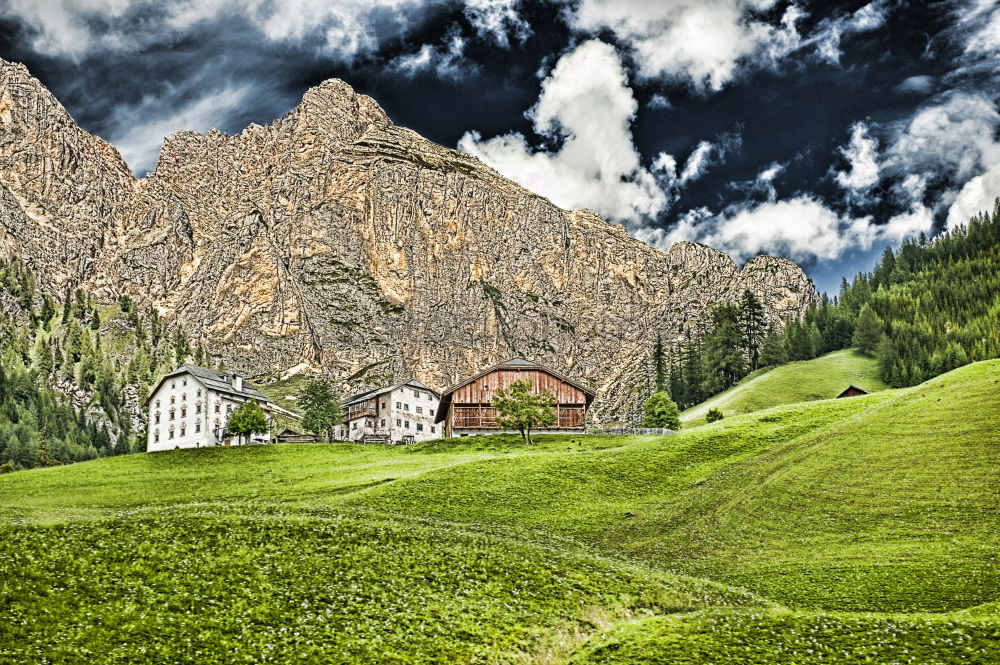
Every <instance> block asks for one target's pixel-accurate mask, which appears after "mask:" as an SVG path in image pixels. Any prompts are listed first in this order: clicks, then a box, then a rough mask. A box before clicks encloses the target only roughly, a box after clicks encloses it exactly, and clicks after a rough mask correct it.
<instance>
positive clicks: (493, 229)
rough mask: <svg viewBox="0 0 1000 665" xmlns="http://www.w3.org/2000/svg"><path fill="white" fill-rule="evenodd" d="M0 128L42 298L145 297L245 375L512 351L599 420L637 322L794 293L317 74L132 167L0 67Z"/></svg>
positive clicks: (799, 302)
mask: <svg viewBox="0 0 1000 665" xmlns="http://www.w3.org/2000/svg"><path fill="white" fill-rule="evenodd" d="M0 123H2V128H0V132H2V133H0V253H2V254H5V255H16V256H19V257H21V258H22V259H23V260H24V261H26V262H27V263H28V264H29V265H30V266H31V267H32V268H33V269H34V270H35V271H36V273H37V274H39V275H40V284H41V285H43V286H44V287H45V288H47V289H48V290H49V291H51V292H52V293H54V294H56V295H61V294H62V292H63V290H64V288H65V287H66V285H74V286H75V285H82V286H85V287H87V288H89V289H91V290H92V291H93V292H94V294H95V295H96V296H97V297H99V298H105V299H110V298H113V297H117V296H118V295H119V294H123V293H124V294H128V295H129V296H131V297H132V298H134V299H136V300H138V301H140V302H145V303H150V304H152V305H154V306H155V307H156V308H157V309H158V310H159V311H160V312H161V313H162V314H163V316H165V317H166V318H168V319H170V320H173V321H175V322H176V323H178V324H179V325H181V326H182V327H183V329H184V330H186V331H187V333H188V334H189V336H190V337H191V338H192V340H194V341H197V342H200V343H203V344H204V345H205V346H206V348H207V349H208V350H209V351H210V352H211V353H213V354H216V355H220V356H222V357H223V358H224V359H225V362H226V364H227V366H230V367H234V368H238V369H240V370H242V371H244V372H247V373H250V374H263V373H275V374H277V373H281V372H283V371H285V370H287V369H288V368H290V367H293V366H297V365H301V364H303V363H304V364H305V365H309V366H312V367H315V368H318V369H321V370H322V371H323V372H324V373H325V374H327V375H328V376H330V377H331V378H332V379H333V380H335V381H336V382H337V383H338V384H339V387H340V388H341V389H342V390H343V391H345V392H347V391H356V390H360V389H363V388H367V387H372V386H375V385H377V384H380V383H385V382H389V381H391V380H394V379H403V378H409V377H411V376H412V377H415V378H417V379H419V380H420V381H423V382H424V383H426V384H428V385H431V386H433V387H436V388H444V387H447V386H448V385H450V384H452V383H455V382H457V381H458V380H459V379H460V378H461V377H464V376H467V375H468V374H469V373H470V372H475V371H478V370H479V369H480V368H482V367H484V366H486V365H489V364H491V363H494V362H498V361H500V360H504V359H506V358H508V357H510V356H513V355H521V356H525V357H528V358H532V359H536V360H538V361H539V362H542V363H546V364H549V365H551V366H553V367H554V368H556V369H559V370H560V371H563V372H565V373H567V374H569V375H572V376H574V377H576V378H578V379H579V380H581V381H582V382H584V383H588V384H590V385H592V386H593V387H594V388H596V389H597V390H598V394H599V397H598V401H597V403H596V410H595V413H596V414H597V416H598V417H599V418H605V419H608V418H613V417H616V416H618V415H620V414H621V413H622V412H623V411H624V410H625V409H626V407H627V403H628V401H629V400H630V399H631V397H630V391H631V389H632V387H633V386H634V385H635V384H636V382H637V380H638V377H639V376H640V375H641V374H642V373H643V372H644V371H645V368H646V366H647V365H648V357H649V353H650V350H651V347H652V344H653V343H654V342H655V339H656V336H657V334H660V335H663V337H664V339H666V340H670V339H673V338H675V337H678V336H682V335H683V333H684V330H685V328H686V327H689V326H698V325H699V324H700V322H701V321H703V319H704V317H705V313H706V309H707V308H708V307H709V306H710V305H712V304H713V303H716V302H719V301H724V300H735V299H737V298H739V297H740V295H742V293H743V291H744V289H751V290H752V291H754V292H755V293H756V294H757V295H758V296H759V297H760V298H761V299H762V301H763V302H764V303H765V306H766V308H767V310H768V312H769V314H770V315H771V317H772V318H773V319H774V320H775V321H778V320H780V319H782V318H785V317H788V316H794V315H798V314H800V313H801V312H802V311H804V309H805V308H806V307H807V305H808V304H809V303H810V302H811V301H812V300H814V299H815V298H816V292H815V289H814V287H813V285H812V282H811V281H810V280H809V279H808V277H806V275H805V274H804V273H803V272H802V270H801V269H800V268H799V267H798V266H796V265H795V264H794V263H792V262H790V261H787V260H785V259H780V258H774V257H769V256H759V257H757V258H755V259H753V260H752V261H750V262H749V263H747V265H746V266H744V267H743V268H742V269H740V268H739V267H738V266H737V265H736V264H735V263H733V261H732V260H731V259H730V258H729V257H728V256H726V255H725V254H722V253H721V252H718V251H715V250H713V249H711V248H709V247H706V246H704V245H699V244H696V243H686V242H685V243H677V244H675V245H674V246H673V247H672V248H671V249H670V251H669V252H666V253H665V252H662V251H660V250H658V249H654V248H652V247H650V246H648V245H646V244H644V243H642V242H640V241H638V240H635V239H632V238H630V237H629V236H628V235H627V233H626V232H625V230H624V229H623V228H622V227H620V226H617V225H612V224H609V223H607V222H605V221H604V220H602V219H601V218H600V217H598V216H597V215H595V214H594V213H591V212H589V211H582V210H573V211H566V210H562V209H560V208H558V207H556V206H555V205H553V204H552V203H551V202H550V201H548V200H546V199H544V198H542V197H539V196H537V195H535V194H533V193H531V192H529V191H528V190H526V189H524V188H522V187H520V186H518V185H516V184H515V183H513V182H511V181H509V180H507V179H505V178H503V177H502V176H501V175H500V174H498V173H497V172H496V171H494V170H493V169H491V168H489V167H487V166H485V165H484V164H482V163H481V162H479V161H478V160H477V159H475V158H473V157H471V156H469V155H466V154H464V153H460V152H457V151H455V150H450V149H448V148H444V147H442V146H439V145H436V144H434V143H431V142H429V141H427V140H425V139H423V138H421V137H420V136H419V135H417V134H415V133H414V132H412V131H410V130H408V129H405V128H402V127H397V126H395V125H393V124H392V123H391V122H390V121H389V119H388V117H387V116H386V115H385V113H384V112H383V111H382V109H381V108H379V106H378V105H377V104H376V103H375V102H374V101H373V100H372V99H370V98H368V97H365V96H363V95H358V94H356V93H355V92H354V91H353V90H352V89H351V88H350V86H348V85H347V84H345V83H343V82H342V81H338V80H330V81H327V82H325V83H323V84H321V85H320V86H318V87H316V88H313V89H311V90H309V91H308V92H307V93H306V94H305V96H304V98H303V100H302V102H301V104H299V106H297V107H296V108H295V109H294V110H292V111H291V112H289V113H288V114H287V115H286V116H284V117H283V118H281V119H279V120H277V121H275V122H274V123H273V124H272V125H270V126H267V127H261V126H257V125H252V126H250V127H249V128H247V129H246V130H245V131H243V132H242V133H241V134H239V135H238V136H227V135H224V134H221V133H219V132H217V131H211V132H209V133H208V134H206V135H201V134H196V133H193V132H186V131H185V132H178V133H176V134H174V135H172V136H170V137H169V138H168V139H167V140H166V142H165V144H164V146H163V149H162V151H161V153H160V157H159V161H158V163H157V167H156V170H155V172H154V173H152V174H150V175H149V176H147V177H146V178H143V179H136V178H134V177H133V176H132V175H131V174H130V173H129V170H128V167H127V166H126V165H125V163H124V162H123V161H122V159H121V157H120V156H119V155H118V153H117V151H116V150H115V149H114V148H113V147H111V146H110V145H109V144H107V143H105V142H104V141H102V140H101V139H99V138H96V137H93V136H91V135H89V134H87V133H86V132H84V131H82V130H81V129H79V128H78V127H77V126H76V125H75V124H74V123H73V121H72V119H71V118H70V117H69V115H68V114H67V113H66V111H65V110H64V109H63V108H62V107H61V106H60V105H59V103H58V102H57V101H56V100H55V99H54V98H53V97H52V96H51V94H50V93H48V91H46V90H45V88H44V87H43V86H42V85H41V84H40V83H39V82H38V81H36V80H34V79H32V78H31V77H30V75H29V74H28V72H27V71H26V70H25V69H24V68H23V67H22V66H20V65H11V64H8V63H0Z"/></svg>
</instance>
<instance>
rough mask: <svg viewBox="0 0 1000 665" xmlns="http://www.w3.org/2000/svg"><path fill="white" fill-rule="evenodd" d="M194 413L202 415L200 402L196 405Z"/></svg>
mask: <svg viewBox="0 0 1000 665" xmlns="http://www.w3.org/2000/svg"><path fill="white" fill-rule="evenodd" d="M194 412H195V413H201V402H198V403H197V404H195V405H194Z"/></svg>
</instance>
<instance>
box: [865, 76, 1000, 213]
mask: <svg viewBox="0 0 1000 665" xmlns="http://www.w3.org/2000/svg"><path fill="white" fill-rule="evenodd" d="M998 127H1000V113H998V112H997V108H996V106H995V105H994V103H993V102H992V101H991V100H990V99H989V98H987V97H986V96H983V95H980V94H975V93H969V92H951V93H949V94H947V95H944V96H942V97H940V98H939V99H938V101H937V102H936V103H935V104H933V105H930V106H927V107H925V108H923V109H921V110H920V111H919V112H917V113H916V114H915V115H914V116H913V117H912V118H911V119H910V120H909V121H908V122H906V123H903V124H901V125H898V126H896V127H895V128H893V129H894V131H893V136H892V140H891V143H890V145H889V146H888V148H887V150H886V152H885V159H884V161H883V162H882V164H881V170H882V172H883V173H885V174H888V175H890V176H894V177H897V178H899V179H900V182H899V183H897V185H896V187H895V191H896V192H897V193H898V194H903V195H907V194H909V195H916V194H920V195H921V196H922V195H923V194H924V193H925V192H926V188H927V186H928V185H929V184H930V183H932V182H936V181H937V182H941V181H945V182H966V181H968V180H969V179H971V178H972V177H974V176H976V175H979V174H981V173H982V172H983V171H985V170H986V169H987V168H989V167H990V166H992V165H995V164H1000V143H998V142H996V141H995V140H994V134H995V132H996V130H997V128H998ZM911 201H919V199H918V198H915V197H914V198H912V199H911ZM903 202H904V203H905V201H903Z"/></svg>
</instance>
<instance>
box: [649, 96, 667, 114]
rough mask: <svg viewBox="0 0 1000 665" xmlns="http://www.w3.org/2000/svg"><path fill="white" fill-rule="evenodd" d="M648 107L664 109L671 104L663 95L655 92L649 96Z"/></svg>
mask: <svg viewBox="0 0 1000 665" xmlns="http://www.w3.org/2000/svg"><path fill="white" fill-rule="evenodd" d="M649 108H651V109H663V110H664V111H665V110H668V109H670V108H672V105H671V104H670V100H669V99H667V98H666V97H665V96H664V95H661V94H659V93H656V94H654V95H653V96H652V97H650V98H649Z"/></svg>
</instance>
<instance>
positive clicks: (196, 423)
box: [194, 420, 201, 432]
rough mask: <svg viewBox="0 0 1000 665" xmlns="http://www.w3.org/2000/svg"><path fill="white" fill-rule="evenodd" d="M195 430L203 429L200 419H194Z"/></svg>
mask: <svg viewBox="0 0 1000 665" xmlns="http://www.w3.org/2000/svg"><path fill="white" fill-rule="evenodd" d="M194 431H195V432H200V431H201V421H200V420H196V421H194Z"/></svg>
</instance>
